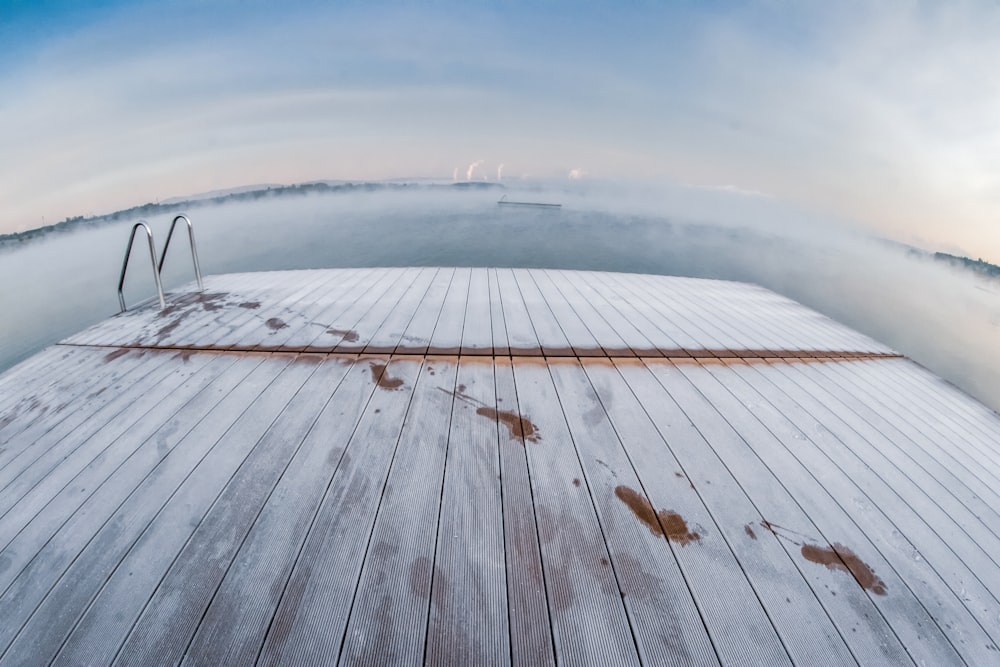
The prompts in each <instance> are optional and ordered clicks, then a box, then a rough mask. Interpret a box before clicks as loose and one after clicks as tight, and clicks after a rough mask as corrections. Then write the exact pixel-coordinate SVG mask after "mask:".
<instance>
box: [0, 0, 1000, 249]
mask: <svg viewBox="0 0 1000 667" xmlns="http://www.w3.org/2000/svg"><path fill="white" fill-rule="evenodd" d="M997 35H1000V2H997V1H996V0H980V1H963V0H956V1H950V2H936V3H932V2H913V1H904V0H886V1H885V2H877V3H872V2H861V1H859V0H846V1H845V2H837V3H829V2H792V1H790V0H757V1H751V2H747V3H742V2H741V3H728V2H711V1H703V2H695V1H693V0H691V1H681V2H619V3H614V4H612V3H596V2H586V1H583V2H560V1H555V0H550V1H548V2H539V3H527V2H501V1H497V2H485V1H478V2H477V1H472V2H464V3H455V2H432V1H427V2H396V3H379V2H335V3H319V2H300V3H279V2H273V1H269V0H243V1H237V0H218V1H215V2H209V1H207V0H162V1H160V2H143V1H142V0H138V1H134V0H133V1H131V2H120V1H116V0H104V1H101V2H91V3H87V2H69V1H65V0H32V1H27V0H0V44H2V45H3V46H2V47H0V233H6V232H12V231H19V230H23V229H29V228H34V227H38V226H41V225H43V224H52V223H53V222H58V221H60V220H62V219H64V218H66V217H68V216H76V215H92V214H100V213H106V212H111V211H114V210H118V209H121V208H127V207H130V206H134V205H138V204H143V203H146V202H150V201H160V200H162V199H167V198H170V197H176V196H182V195H186V194H194V193H199V192H205V191H211V190H217V189H225V188H232V187H238V186H244V185H249V184H257V183H261V184H264V183H266V184H272V183H296V182H303V181H310V180H320V179H344V180H376V179H390V178H417V177H426V178H444V179H450V178H452V177H453V176H457V177H458V178H459V179H464V178H466V177H467V176H472V177H473V178H476V179H480V178H483V177H486V178H489V179H491V180H495V179H497V178H498V176H499V177H501V178H502V179H503V180H504V181H517V180H519V179H549V180H552V179H557V180H558V179H580V180H583V181H587V180H590V181H592V182H595V183H597V182H606V181H612V182H638V183H642V184H645V185H646V186H647V187H653V188H655V187H656V185H657V184H664V185H666V184H669V185H671V186H677V185H680V186H690V187H694V188H719V189H724V190H726V191H728V192H736V193H743V194H744V195H745V196H747V197H751V198H771V199H775V200H779V201H782V202H789V203H791V204H793V205H795V206H797V207H801V208H802V209H803V210H809V211H813V212H816V213H818V214H821V215H823V216H830V217H833V218H837V219H843V220H846V221H849V222H850V223H851V224H856V225H859V226H861V227H862V228H863V229H865V230H866V231H870V233H872V234H875V235H878V236H885V237H888V238H892V239H896V240H899V241H903V242H907V243H913V244H915V245H918V246H921V247H925V248H928V249H934V250H944V251H948V252H958V253H960V254H967V255H970V256H972V257H982V258H983V259H986V260H988V261H992V262H995V263H1000V76H997V75H996V72H997V71H998V70H1000V39H998V38H997ZM501 165H502V166H501ZM803 224H807V223H803Z"/></svg>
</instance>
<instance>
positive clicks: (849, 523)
mask: <svg viewBox="0 0 1000 667" xmlns="http://www.w3.org/2000/svg"><path fill="white" fill-rule="evenodd" d="M705 370H706V371H708V373H709V374H711V375H712V376H713V378H714V379H715V381H716V382H718V383H719V384H720V385H721V386H722V387H724V388H725V389H726V390H728V391H729V392H730V393H731V394H732V395H733V396H734V397H735V398H736V400H737V401H739V402H741V403H742V404H743V405H745V406H747V409H749V410H752V412H753V415H754V417H755V418H756V419H757V420H759V421H760V423H761V424H763V425H764V426H765V427H766V428H767V429H768V430H769V431H770V432H771V433H772V434H773V436H774V438H775V439H776V441H777V442H778V443H780V447H775V446H764V443H766V440H765V441H764V443H762V442H760V441H758V440H757V439H755V438H749V439H747V444H748V446H749V447H750V448H751V449H753V451H754V453H755V454H756V455H757V456H759V457H760V458H761V460H762V461H763V462H764V463H765V464H766V465H767V466H768V467H769V468H771V470H774V471H780V472H781V473H782V475H781V480H782V484H783V486H785V487H786V488H787V489H788V491H789V493H791V494H792V495H793V496H794V498H795V501H796V503H797V504H799V505H800V506H801V507H802V508H803V510H804V511H805V512H806V513H807V514H808V515H809V517H810V519H811V520H812V521H813V522H814V523H815V524H816V526H817V529H818V531H819V533H820V534H821V535H822V536H823V538H824V539H825V540H826V542H827V543H839V544H844V545H850V548H851V549H852V550H853V551H854V552H855V553H856V554H857V555H858V556H859V558H860V559H861V561H862V562H864V563H865V564H867V566H868V567H869V568H871V570H872V571H873V572H874V573H875V575H876V576H878V577H879V578H880V579H881V580H882V581H883V582H884V587H885V588H886V590H887V591H889V592H891V593H892V594H891V595H884V596H883V595H876V596H873V597H872V599H873V600H874V601H875V603H876V604H877V605H878V606H879V609H880V610H881V612H882V614H883V615H884V616H885V618H886V620H887V621H888V622H889V623H890V625H891V626H892V630H893V632H895V633H896V635H897V636H898V637H899V638H900V640H901V641H902V642H903V645H904V646H905V647H906V650H907V652H908V653H909V654H910V656H912V659H913V660H914V661H916V662H917V663H918V664H920V663H921V662H923V663H924V664H951V663H953V662H957V658H956V657H954V656H949V655H948V654H949V652H952V653H953V652H955V650H956V647H958V648H959V649H961V651H960V652H962V653H964V658H965V660H967V661H968V660H969V659H970V657H975V656H980V657H979V659H977V660H973V661H972V662H973V664H975V662H979V661H980V660H981V656H982V655H983V654H982V651H981V650H980V649H982V648H983V646H981V645H978V644H977V645H975V646H973V645H972V644H970V643H969V642H964V641H959V639H960V636H959V635H958V634H956V633H955V629H956V628H969V627H975V626H976V625H977V624H976V622H975V620H974V619H973V618H972V617H971V616H970V615H969V613H968V612H967V611H965V610H962V611H963V612H964V613H963V614H959V615H955V614H954V613H953V612H952V611H951V610H948V611H945V610H946V609H948V608H949V607H950V606H951V605H952V599H953V597H954V596H953V594H952V593H951V591H949V590H948V589H947V587H946V586H945V584H944V582H943V581H942V580H941V578H940V577H939V576H937V574H936V573H935V572H934V571H933V570H931V569H930V567H929V566H928V565H927V563H926V561H924V560H923V559H915V558H912V557H911V556H912V554H913V553H914V547H913V545H912V544H910V543H906V542H903V541H902V540H898V539H895V538H894V537H893V535H894V534H898V531H896V530H895V528H894V526H892V524H891V523H889V521H888V519H887V518H886V517H885V516H884V515H882V514H881V513H879V512H878V511H877V510H875V508H874V507H871V508H869V511H868V512H867V513H866V514H865V516H864V517H863V519H862V520H858V518H856V517H852V516H851V514H850V513H849V512H848V511H847V507H849V506H850V504H852V503H857V502H858V501H857V499H858V497H859V495H860V491H859V490H858V489H857V488H856V486H855V483H854V481H853V480H851V479H850V478H848V477H847V476H846V475H844V474H843V473H842V471H840V470H839V469H838V468H837V467H836V466H833V465H831V464H830V462H829V460H828V459H827V458H826V455H825V454H824V452H823V451H822V449H821V446H822V442H817V441H818V440H820V439H819V438H818V437H817V436H815V435H812V434H811V433H809V432H807V431H806V430H804V429H803V428H802V427H801V426H800V424H801V425H813V424H815V421H814V420H813V419H812V418H811V417H808V416H806V415H805V414H804V411H803V410H802V408H801V407H799V406H798V404H797V403H796V402H795V400H794V397H790V396H787V395H785V394H783V393H782V392H780V391H777V390H776V387H773V386H770V385H768V384H767V383H766V382H765V381H764V380H763V378H762V377H761V376H760V375H759V374H758V373H757V372H756V371H755V370H754V369H753V368H751V367H750V366H749V365H746V364H732V365H728V366H722V365H717V366H706V368H705ZM758 532H761V531H758ZM761 534H764V533H763V532H762V533H761ZM890 561H891V562H890ZM915 582H920V586H919V588H918V587H917V586H916V585H915ZM949 635H953V636H951V637H949ZM942 637H944V638H945V639H946V641H947V642H948V643H947V644H946V643H944V642H943V641H942ZM963 644H964V645H965V646H963ZM966 647H967V648H966ZM969 649H971V650H969ZM970 653H971V655H970Z"/></svg>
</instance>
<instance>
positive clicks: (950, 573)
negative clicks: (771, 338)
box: [755, 364, 1000, 641]
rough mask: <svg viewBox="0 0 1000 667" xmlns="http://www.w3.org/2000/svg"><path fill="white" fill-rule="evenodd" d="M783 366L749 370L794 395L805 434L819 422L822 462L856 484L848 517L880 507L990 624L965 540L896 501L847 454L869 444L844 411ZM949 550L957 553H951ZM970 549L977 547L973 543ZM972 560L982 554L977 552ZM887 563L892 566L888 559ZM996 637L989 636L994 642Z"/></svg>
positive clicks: (996, 612)
mask: <svg viewBox="0 0 1000 667" xmlns="http://www.w3.org/2000/svg"><path fill="white" fill-rule="evenodd" d="M785 366H787V365H785V364H775V365H773V366H770V365H763V366H756V367H755V370H756V371H757V372H758V373H761V374H762V375H764V377H765V378H766V379H767V380H769V381H770V382H771V383H773V384H774V385H775V386H776V387H778V388H779V389H780V390H781V391H782V392H784V393H785V394H790V395H792V396H795V398H796V402H797V403H798V404H799V405H800V406H801V407H802V408H803V409H804V410H805V411H807V413H808V414H809V415H810V416H811V419H812V420H813V421H812V423H811V424H810V425H809V426H808V427H807V429H808V431H809V432H810V433H814V434H815V433H816V429H815V423H816V421H819V422H820V423H822V424H823V427H824V431H823V432H821V433H819V437H821V440H822V442H823V445H824V449H825V450H826V451H827V452H828V455H829V457H830V458H829V459H828V463H827V464H826V465H831V464H832V465H834V466H837V467H838V468H840V469H841V470H843V471H844V473H845V474H846V475H847V476H848V477H850V478H851V479H852V480H853V481H854V482H855V483H856V484H857V486H858V487H859V493H860V497H861V499H862V500H861V501H860V502H858V501H857V498H858V496H855V498H854V499H852V500H851V501H850V503H851V504H850V505H845V507H846V508H847V509H849V511H850V512H851V513H852V516H856V517H858V518H859V520H861V521H865V520H869V516H868V515H870V514H871V513H872V510H873V509H874V508H880V509H881V511H882V512H884V514H885V515H886V517H888V518H889V520H890V521H891V525H892V531H893V534H894V535H898V536H899V538H900V539H901V540H905V541H906V542H907V543H909V544H910V545H914V547H916V548H917V551H916V553H918V554H919V555H920V557H921V558H923V559H926V560H927V561H928V562H929V563H930V566H931V567H932V568H933V569H934V571H935V572H936V573H937V574H938V575H939V576H940V577H941V578H942V579H944V581H945V582H946V583H947V584H948V587H949V588H950V589H951V590H952V593H953V595H954V596H956V597H957V598H959V599H960V600H961V602H962V604H963V605H965V606H966V608H967V609H968V610H969V611H970V612H971V613H972V614H973V616H974V617H975V618H976V619H977V620H978V622H979V623H980V624H982V625H984V626H986V625H992V620H990V619H995V618H998V617H1000V608H997V604H996V600H995V599H994V597H993V594H992V593H990V591H989V589H988V588H987V587H986V586H984V585H983V583H982V582H981V581H980V580H979V578H978V576H977V572H976V571H974V570H973V569H970V567H969V565H968V564H967V563H966V562H965V559H964V558H963V557H962V556H966V555H967V554H966V553H965V551H964V549H963V548H962V545H963V544H967V539H966V540H962V541H957V540H955V541H953V540H952V536H953V535H954V534H955V533H956V531H957V526H955V525H954V524H953V523H952V522H951V521H950V520H947V519H941V520H940V522H939V521H932V522H929V520H928V517H926V515H925V511H927V510H928V509H929V508H927V507H926V503H922V504H920V505H917V506H916V507H914V506H913V505H911V504H909V503H908V502H900V499H901V496H900V495H898V493H897V489H896V488H894V487H893V486H892V485H890V484H889V483H887V482H886V481H885V479H883V478H882V476H881V475H880V474H879V471H877V470H873V469H872V468H870V467H869V466H868V465H866V464H865V463H864V462H863V461H862V460H861V459H859V458H857V457H856V456H855V455H854V454H853V451H854V449H853V448H854V447H870V444H869V443H861V442H860V440H861V437H860V436H859V435H858V434H857V433H856V432H854V431H853V430H851V429H850V428H849V427H848V426H847V424H846V423H845V422H843V421H842V419H841V417H843V416H844V415H841V414H840V413H837V412H833V411H832V410H831V409H830V407H828V405H827V404H825V403H823V402H822V400H821V399H817V398H815V397H814V396H813V391H817V392H819V393H820V395H822V393H821V391H819V388H816V387H811V386H810V385H809V383H808V381H807V380H804V379H801V378H796V374H795V373H794V372H792V373H789V371H790V369H789V368H786V367H785ZM793 378H795V381H793ZM827 433H829V436H827V435H826V434H827ZM934 513H935V514H937V513H938V512H934ZM917 545H919V547H917ZM955 549H957V550H958V551H959V552H960V553H961V554H962V555H959V553H956V551H955ZM974 550H975V551H979V550H978V548H974ZM903 553H904V554H908V555H907V556H906V557H909V558H912V557H913V553H914V551H913V550H912V549H911V550H909V551H908V552H907V551H906V550H903ZM980 554H981V552H980ZM901 557H902V556H901ZM978 560H985V559H984V558H983V556H982V555H979V556H978ZM890 562H891V563H893V564H894V565H895V562H894V561H892V560H890ZM978 573H979V574H988V575H993V574H997V571H996V570H995V569H993V568H987V566H983V569H980V570H979V571H978ZM952 604H953V605H954V604H955V602H954V601H953V602H952ZM997 639H998V638H996V637H993V640H994V641H997Z"/></svg>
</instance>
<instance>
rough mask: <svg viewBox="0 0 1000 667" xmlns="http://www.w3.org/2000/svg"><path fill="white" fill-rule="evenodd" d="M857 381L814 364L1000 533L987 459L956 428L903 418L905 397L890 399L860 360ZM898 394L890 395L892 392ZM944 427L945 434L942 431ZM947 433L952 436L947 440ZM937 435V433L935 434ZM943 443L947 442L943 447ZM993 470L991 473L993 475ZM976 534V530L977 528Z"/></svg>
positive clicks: (999, 499) (941, 416)
mask: <svg viewBox="0 0 1000 667" xmlns="http://www.w3.org/2000/svg"><path fill="white" fill-rule="evenodd" d="M851 370H852V371H853V372H854V373H855V375H856V377H855V379H854V381H851V380H850V378H849V377H848V376H847V375H846V374H845V373H844V372H843V369H842V368H840V369H838V368H836V367H835V365H832V364H826V365H820V366H818V367H817V368H816V372H817V375H819V376H822V378H823V379H824V380H828V381H829V383H830V385H831V386H837V387H840V388H841V389H844V390H845V391H850V394H848V395H846V396H845V405H848V406H849V407H855V408H856V409H857V410H858V412H859V414H861V416H862V417H863V418H864V419H865V421H867V422H868V423H869V424H871V425H872V426H874V427H876V428H878V429H879V431H880V432H881V433H882V434H883V435H885V436H886V437H887V438H888V439H889V440H891V441H892V442H893V443H894V444H896V445H897V446H898V447H899V449H900V451H901V453H902V454H904V455H905V456H907V457H908V458H909V459H910V460H912V461H913V462H914V463H915V464H916V465H917V466H919V467H920V468H921V470H922V471H923V472H924V473H925V474H926V475H928V476H930V477H933V479H934V480H935V481H936V482H937V483H938V484H940V485H941V486H942V487H943V491H944V492H946V493H948V494H950V495H952V496H954V497H955V499H956V500H957V501H958V502H960V503H961V504H962V505H963V506H965V507H966V508H968V510H969V511H970V512H972V514H973V515H974V516H975V517H976V518H978V519H979V521H980V522H982V524H983V526H984V527H985V528H986V529H988V530H989V531H990V532H991V533H993V535H994V536H996V535H997V534H998V532H1000V513H998V511H997V509H996V508H997V506H998V505H1000V492H997V490H996V489H997V488H1000V477H998V476H997V475H996V474H995V472H996V471H995V470H993V471H988V467H987V465H986V463H987V462H985V461H982V460H981V459H980V460H979V462H978V464H977V461H976V460H975V459H973V458H972V457H970V456H968V454H967V452H966V451H965V449H966V447H965V443H963V442H962V439H961V437H955V435H954V434H955V433H956V429H955V428H954V426H952V427H951V428H948V429H942V430H938V428H936V424H935V423H927V422H923V421H922V420H921V419H920V415H919V413H917V414H909V415H905V416H900V415H899V414H897V411H901V410H905V409H906V408H905V406H903V405H902V402H901V401H898V400H897V401H891V400H890V399H889V398H888V397H887V394H886V391H885V390H884V389H882V388H881V387H878V386H877V385H876V386H872V385H873V384H875V383H877V382H878V380H879V379H880V378H879V375H881V374H880V373H878V372H877V371H876V369H873V368H871V367H867V366H865V365H863V364H858V365H857V368H853V367H852V369H851ZM894 395H898V394H894V393H890V394H888V396H894ZM948 412H949V411H948V410H947V409H944V408H941V409H939V410H938V411H937V412H936V414H935V417H936V418H935V419H934V420H933V422H940V423H943V424H948V420H949V415H948ZM942 431H944V432H942ZM949 434H953V435H951V437H950V438H949ZM935 436H936V437H935ZM939 442H949V445H950V446H949V447H948V448H945V447H942V446H941V445H940V444H939ZM991 472H992V473H994V474H989V473H991ZM973 532H978V529H977V527H975V526H974V527H973Z"/></svg>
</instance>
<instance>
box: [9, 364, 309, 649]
mask: <svg viewBox="0 0 1000 667" xmlns="http://www.w3.org/2000/svg"><path fill="white" fill-rule="evenodd" d="M315 369H316V365H315V362H311V363H296V362H294V361H293V363H291V364H290V365H289V366H288V368H287V369H285V370H284V371H283V372H282V374H281V375H279V376H278V378H276V380H275V382H274V383H273V384H272V385H271V386H270V387H268V390H267V391H265V392H264V393H262V394H261V395H260V397H258V399H257V400H256V401H255V402H254V405H253V406H251V408H250V409H248V410H247V412H246V413H245V414H244V416H243V418H241V420H240V421H239V422H238V423H237V424H236V425H234V427H233V429H231V430H230V431H229V432H228V433H226V435H225V436H224V437H223V438H222V439H221V440H220V441H219V442H218V443H217V444H216V446H215V447H213V449H212V450H211V451H210V452H209V453H208V454H207V455H206V457H205V459H204V460H203V461H201V462H200V463H199V465H198V466H197V467H196V468H195V469H194V470H193V471H192V473H191V475H190V476H188V477H187V478H186V479H185V480H184V481H183V482H182V483H181V484H180V485H179V486H177V487H176V488H175V489H174V490H173V492H172V493H171V494H170V498H169V500H167V502H166V503H165V504H163V505H162V507H160V508H159V511H157V512H156V515H155V516H154V517H152V519H151V520H150V522H149V523H148V524H144V525H136V526H135V527H136V528H138V529H139V530H138V531H137V533H134V534H132V535H129V534H128V533H127V532H126V533H125V534H124V535H123V533H122V531H121V529H120V527H119V525H118V524H116V522H115V521H114V520H112V522H110V523H109V524H108V525H109V526H110V527H111V528H110V529H106V530H102V531H101V532H99V533H98V534H97V536H96V537H95V538H94V540H93V541H91V542H90V544H88V545H87V547H86V548H85V549H84V550H83V551H82V552H81V553H80V555H79V556H78V557H77V559H76V560H75V561H74V562H73V564H72V565H71V566H70V567H69V568H68V569H67V571H66V573H65V574H64V575H63V577H62V578H61V579H60V580H59V581H58V582H57V583H56V584H55V586H54V587H53V588H52V590H51V591H50V592H49V594H48V596H46V598H45V600H44V601H42V603H41V604H40V605H39V606H38V608H37V609H35V611H34V613H33V614H32V616H31V618H30V620H29V621H28V623H27V624H26V625H25V627H24V628H23V630H22V632H21V634H20V635H19V636H18V637H17V638H16V639H15V640H14V642H13V643H12V644H11V646H10V647H9V648H8V652H7V654H5V656H4V657H5V659H12V660H15V661H16V660H19V659H21V656H23V657H24V658H26V659H29V660H35V659H37V658H36V657H35V656H38V655H39V652H40V651H42V652H45V653H47V652H50V651H53V650H56V649H58V647H60V645H62V644H63V643H64V642H68V643H66V644H65V646H64V648H68V649H70V651H71V652H72V650H73V649H74V648H79V649H81V650H87V652H91V653H92V654H93V655H94V656H95V658H94V659H93V660H91V659H90V658H87V659H84V660H82V662H84V663H87V664H99V663H103V662H106V660H107V658H110V657H111V656H112V655H113V654H114V650H115V649H117V647H118V643H119V642H120V641H121V639H120V638H121V637H123V636H124V633H125V632H127V630H128V628H129V627H130V625H131V622H132V619H133V618H134V616H132V615H131V614H135V613H137V612H138V610H139V609H141V605H142V604H143V603H144V602H145V601H146V600H147V599H148V596H149V595H150V594H151V593H152V591H153V590H154V589H155V586H156V584H157V582H158V581H159V580H160V578H161V577H162V573H163V571H164V570H165V569H166V568H167V567H168V566H169V564H170V563H171V562H172V561H173V559H174V558H175V557H176V555H177V553H178V551H179V550H180V549H181V547H182V546H183V545H184V543H185V542H186V541H187V539H188V538H189V537H190V535H191V533H192V531H193V530H194V528H195V527H196V526H198V525H199V523H200V521H201V520H202V518H203V517H204V514H205V512H206V511H207V509H208V508H209V507H210V506H211V503H212V502H213V501H214V500H215V499H216V497H217V496H218V494H219V492H220V489H221V488H222V487H223V486H224V485H225V484H226V483H227V482H228V480H229V479H230V477H231V476H232V475H233V474H234V473H235V471H236V469H237V468H238V467H239V466H240V465H241V464H242V463H243V461H244V460H245V459H246V457H247V456H248V455H249V454H250V452H251V451H252V450H253V449H254V447H255V445H256V444H257V443H258V442H259V441H260V438H261V437H262V436H263V435H264V433H266V432H267V430H268V429H269V428H270V427H271V424H272V423H273V422H274V420H275V419H276V418H277V416H278V415H279V414H280V413H281V411H282V410H283V409H284V408H285V406H286V405H288V403H289V400H290V398H291V397H292V396H294V394H295V393H296V391H297V390H298V389H299V387H300V386H301V385H302V384H303V382H304V381H305V380H306V379H307V378H308V377H309V376H310V375H311V374H312V373H313V371H314V370H315ZM132 511H136V512H137V513H140V514H142V513H143V512H142V511H139V510H138V508H137V505H136V504H135V503H132V504H129V505H128V506H127V507H126V513H130V512H132ZM146 511H148V510H146ZM136 523H138V522H136ZM133 525H134V524H133ZM123 538H124V539H123ZM125 545H127V546H126V548H125V549H122V547H123V546H125ZM136 607H138V609H137V608H136ZM76 629H82V633H83V645H82V646H79V645H78V644H76V643H74V642H73V641H72V635H73V633H74V631H75V630H76ZM43 655H44V653H43ZM56 657H57V661H59V660H61V656H59V655H57V656H56ZM67 661H68V662H69V664H81V661H80V660H78V659H76V658H75V657H73V656H72V654H71V655H70V656H69V657H68V658H67Z"/></svg>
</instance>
